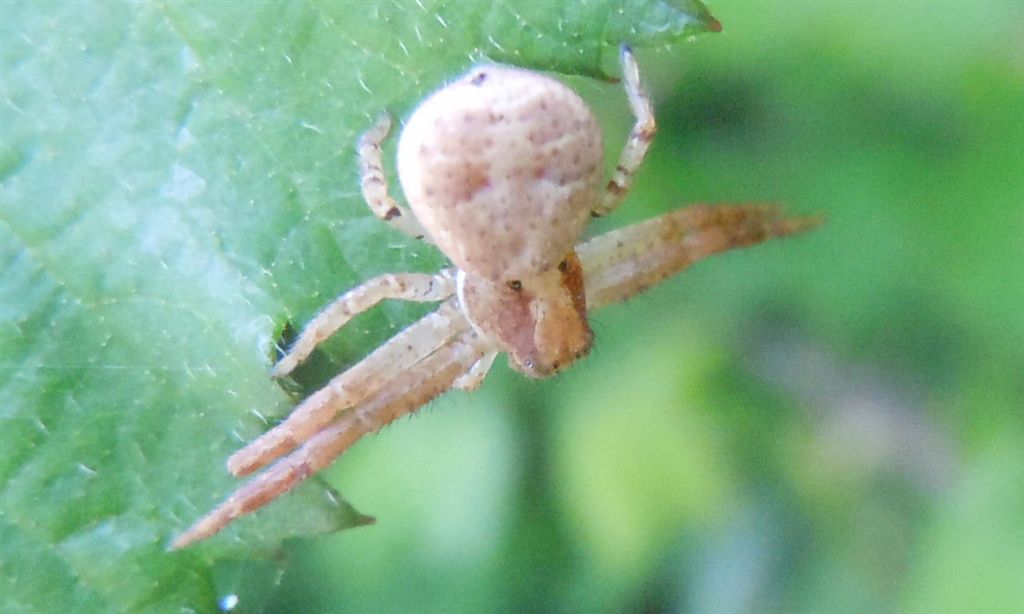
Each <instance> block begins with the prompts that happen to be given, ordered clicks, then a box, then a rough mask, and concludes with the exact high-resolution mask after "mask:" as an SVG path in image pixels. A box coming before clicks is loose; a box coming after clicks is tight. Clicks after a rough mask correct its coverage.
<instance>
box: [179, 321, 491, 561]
mask: <svg viewBox="0 0 1024 614" xmlns="http://www.w3.org/2000/svg"><path fill="white" fill-rule="evenodd" d="M487 351H488V348H487V347H485V346H484V345H483V343H482V342H481V341H480V340H479V339H478V338H477V337H476V335H475V334H474V333H472V332H471V331H464V332H463V333H462V334H460V335H459V336H457V337H456V338H454V339H451V340H450V341H449V342H448V343H447V344H446V345H444V346H443V347H442V348H440V349H439V350H437V351H436V352H434V353H432V354H431V355H430V356H428V357H426V358H424V359H423V360H422V361H421V362H419V363H418V364H417V365H416V366H415V367H413V368H412V369H409V370H407V371H405V372H403V373H401V374H400V375H399V376H398V377H395V378H394V379H392V380H391V381H389V382H388V385H387V386H386V387H384V388H382V389H381V390H380V391H379V392H378V393H377V394H375V395H374V396H372V397H370V398H368V399H366V400H365V401H364V402H363V403H362V404H360V405H358V406H356V407H354V408H352V410H351V411H348V412H346V413H345V414H343V415H342V416H341V417H339V418H338V420H336V421H335V422H334V423H333V424H331V425H330V426H329V427H328V428H326V429H324V430H323V431H321V432H319V433H317V434H316V435H315V436H314V437H312V438H311V439H310V440H309V441H307V442H306V443H305V445H303V446H302V447H301V448H299V449H298V450H296V451H295V452H293V453H292V454H290V455H288V456H287V457H285V458H283V459H281V460H279V461H278V462H277V463H275V464H274V465H273V466H272V467H270V468H269V469H268V470H266V471H265V472H263V473H262V474H260V475H259V476H257V477H256V478H255V479H253V480H252V481H250V482H249V483H248V484H246V485H244V486H242V487H241V488H240V489H238V490H237V491H235V493H234V494H232V495H231V496H230V497H228V498H227V499H226V500H225V501H224V502H223V503H221V504H220V505H219V506H217V508H216V509H214V510H213V511H212V512H210V513H209V514H207V515H206V516H204V517H202V518H200V519H199V520H198V521H197V522H196V523H195V524H193V525H192V526H191V527H189V528H188V529H187V530H186V531H185V532H184V533H182V534H181V535H179V536H178V537H176V538H175V539H174V541H173V542H171V545H170V547H171V549H172V550H177V549H179V548H184V547H185V546H188V545H189V544H192V543H194V542H196V541H199V540H201V539H205V538H207V537H210V536H211V535H213V534H214V533H217V532H218V531H220V530H221V529H223V528H224V527H225V526H227V525H228V524H229V523H230V522H231V521H233V520H235V519H236V518H238V517H240V516H243V515H245V514H248V513H250V512H253V511H255V510H257V509H259V508H260V507H262V506H264V505H266V504H267V503H269V502H270V501H272V500H273V499H275V498H277V497H279V496H280V495H282V494H283V493H285V492H287V491H288V490H290V489H292V488H294V487H295V486H296V485H298V484H299V483H300V482H302V481H303V480H305V479H306V478H308V477H309V476H311V475H313V474H315V473H317V472H318V471H320V470H321V469H323V468H324V467H326V466H327V465H329V464H330V463H331V462H333V461H334V459H335V458H337V457H338V456H339V455H341V454H342V453H343V452H344V451H345V450H347V449H348V448H349V447H350V446H351V445H352V444H353V443H355V442H356V441H358V440H359V439H360V438H361V437H363V436H364V435H367V434H369V433H373V432H375V431H378V430H380V429H381V428H382V427H384V426H385V425H387V424H389V423H390V422H393V421H394V420H396V419H397V418H399V417H401V416H403V415H405V414H408V413H411V412H414V411H416V410H417V409H419V408H420V407H422V406H423V405H424V404H426V403H427V402H429V401H430V400H431V399H434V398H435V397H437V396H439V395H440V394H442V393H443V392H445V391H446V390H448V389H450V388H451V387H452V384H453V383H454V382H455V381H456V380H457V379H459V377H461V376H462V375H463V374H465V373H466V371H467V370H469V369H470V368H472V366H473V365H474V364H476V363H478V362H479V361H480V359H481V358H482V357H483V356H484V355H485V354H486V353H487Z"/></svg>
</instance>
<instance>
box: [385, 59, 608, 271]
mask: <svg viewBox="0 0 1024 614" xmlns="http://www.w3.org/2000/svg"><path fill="white" fill-rule="evenodd" d="M603 173H604V168H603V145H602V143H601V130H600V126H599V125H598V123H597V120H596V119H595V118H594V116H593V114H592V113H591V112H590V109H589V108H588V107H587V105H586V103H584V102H583V100H582V99H581V98H580V97H579V96H577V95H576V93H575V92H573V91H572V90H571V89H569V88H568V87H566V86H565V85H563V84H562V83H560V82H559V81H557V80H555V79H552V78H550V77H547V76H544V75H541V74H538V73H535V72H531V71H526V70H517V69H513V68H505V67H501V66H490V65H489V66H478V67H476V68H474V69H473V70H471V71H470V72H469V73H468V74H467V75H466V76H464V77H463V78H461V79H460V80H458V81H456V82H455V83H452V84H451V85H448V86H447V87H445V88H443V89H441V90H439V91H437V92H435V93H434V94H433V95H432V96H430V97H429V98H428V99H427V100H426V101H424V102H423V103H422V104H421V105H420V106H419V108H417V110H416V112H415V113H413V115H412V117H411V118H410V119H409V122H408V124H407V125H406V127H405V129H404V130H403V132H402V137H401V140H400V142H399V146H398V176H399V179H400V181H401V183H402V189H403V191H404V192H405V196H406V198H407V199H408V201H409V204H410V206H411V208H412V210H413V212H414V213H415V215H416V217H417V218H418V219H419V221H420V222H421V223H422V225H423V227H424V228H425V229H426V231H427V232H428V233H429V234H430V236H431V238H432V239H433V240H434V242H435V243H437V246H438V247H439V248H440V249H441V251H443V252H444V253H445V254H446V255H447V256H448V257H449V258H450V259H451V260H452V262H453V263H455V265H456V266H457V267H459V268H460V269H462V270H464V271H466V272H468V273H471V274H474V275H479V276H481V277H485V278H487V279H491V280H495V281H498V280H510V279H518V278H521V277H528V276H531V275H534V274H537V273H541V272H544V271H548V270H551V269H552V268H553V267H555V266H556V265H557V264H558V263H559V262H560V261H561V260H562V259H563V258H564V257H565V254H566V253H568V252H569V251H570V250H571V249H572V247H573V245H574V244H575V242H576V241H577V239H579V237H580V235H581V233H582V232H583V229H584V227H585V226H586V223H587V220H589V219H590V212H591V210H592V208H593V207H594V205H595V201H596V199H597V194H598V190H599V189H600V188H601V184H602V177H603Z"/></svg>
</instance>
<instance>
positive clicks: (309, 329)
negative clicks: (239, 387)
mask: <svg viewBox="0 0 1024 614" xmlns="http://www.w3.org/2000/svg"><path fill="white" fill-rule="evenodd" d="M453 294H455V275H454V272H453V271H451V270H449V269H445V270H443V271H441V272H440V273H438V274H436V275H428V274H426V273H397V274H391V275H381V276H380V277H374V278H373V279H370V280H367V281H365V282H363V283H362V284H360V285H358V286H356V287H355V288H352V289H351V290H349V291H348V292H346V293H345V294H342V295H341V296H339V297H338V298H337V299H335V300H334V302H333V303H331V304H330V305H328V306H327V307H325V308H324V310H323V311H321V312H320V313H318V314H317V315H316V317H315V318H313V320H312V321H311V322H310V323H309V324H307V325H306V327H305V328H304V329H303V330H302V334H300V335H299V338H298V339H296V340H295V343H293V344H292V346H291V348H289V349H288V353H287V354H285V356H284V357H283V358H281V360H279V361H278V363H277V364H276V365H274V368H273V369H271V371H270V374H271V375H272V376H273V377H281V376H283V375H287V374H289V373H291V372H292V370H293V369H295V367H297V366H298V365H299V363H301V362H302V361H303V360H305V359H306V358H308V357H309V355H310V354H311V353H312V352H313V350H314V349H315V348H316V346H318V345H320V343H321V342H322V341H324V340H325V339H327V338H328V337H330V336H331V335H333V334H334V333H335V332H337V331H338V329H340V328H341V327H342V326H344V325H345V324H347V323H348V321H349V320H351V319H352V318H354V317H355V316H357V315H359V314H360V313H363V312H364V311H366V310H368V309H370V308H371V307H373V306H374V305H376V304H377V303H379V302H381V301H383V300H385V299H398V300H403V301H415V302H419V303H427V302H432V301H443V300H444V299H446V298H448V297H450V296H451V295H453Z"/></svg>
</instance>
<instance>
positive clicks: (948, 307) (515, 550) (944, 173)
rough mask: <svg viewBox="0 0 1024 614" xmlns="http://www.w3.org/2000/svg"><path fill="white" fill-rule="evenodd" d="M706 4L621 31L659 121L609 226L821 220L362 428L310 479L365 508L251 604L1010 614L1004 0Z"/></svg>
mask: <svg viewBox="0 0 1024 614" xmlns="http://www.w3.org/2000/svg"><path fill="white" fill-rule="evenodd" d="M710 8H711V9H712V11H713V12H714V14H715V16H716V17H718V18H719V19H720V20H721V22H722V23H723V24H724V27H725V29H724V32H723V33H722V34H720V35H716V36H705V37H701V38H700V40H699V41H698V42H697V43H694V44H686V45H680V46H676V47H675V48H673V49H671V50H669V51H663V52H660V53H659V52H650V51H646V50H645V51H642V52H641V53H640V60H641V64H642V66H643V68H644V70H645V73H646V79H647V81H648V82H649V83H650V86H651V88H652V89H653V90H654V93H655V96H656V102H657V110H658V118H659V123H660V127H661V132H660V134H659V137H658V140H657V142H656V144H655V145H654V147H653V150H652V152H651V156H650V161H649V162H648V163H647V164H646V166H645V167H644V170H643V171H642V173H641V175H640V176H639V178H638V180H637V188H636V190H635V192H634V194H633V197H632V198H631V199H630V200H629V201H628V202H627V203H626V205H625V206H624V207H623V208H622V209H621V210H620V211H619V212H618V213H617V214H616V215H615V216H614V218H615V219H614V220H611V221H609V222H606V227H609V226H617V225H620V224H622V223H624V222H625V221H632V220H636V219H641V218H646V217H649V216H651V215H653V214H655V213H656V212H660V211H663V210H665V209H666V208H668V205H674V204H677V203H686V202H721V201H725V202H745V201H761V200H772V201H778V202H781V203H784V204H785V205H786V207H787V209H788V210H789V211H792V212H800V213H819V212H820V213H824V214H826V215H827V217H828V224H827V225H826V226H825V227H823V228H821V229H820V230H818V231H816V232H815V233H813V234H811V235H807V236H803V237H799V238H796V239H791V240H786V241H780V242H776V243H773V244H770V245H764V246H759V247H755V248H753V249H750V250H747V251H743V252H734V253H730V254H728V255H725V256H723V257H718V258H716V259H714V260H711V261H707V262H705V263H702V264H701V265H699V266H697V267H696V268H695V269H693V270H691V271H689V272H687V273H685V274H684V275H682V276H681V277H679V278H676V279H674V280H672V281H670V282H668V283H666V284H664V285H663V286H661V287H659V288H657V289H656V290H654V291H652V292H650V293H649V294H647V295H644V296H643V297H641V298H638V299H636V300H633V301H631V302H629V303H627V304H626V305H623V306H617V307H612V308H609V309H607V310H604V311H602V312H600V313H598V314H596V315H595V316H594V326H595V330H596V332H597V345H596V349H595V351H594V352H593V353H592V355H591V356H590V357H589V358H588V359H587V360H586V361H585V362H583V363H582V364H580V365H578V366H576V367H574V368H573V369H572V370H571V371H569V372H567V373H565V374H563V375H561V376H559V377H558V378H555V379H554V380H551V381H545V382H533V381H526V380H524V379H522V378H521V377H519V376H517V375H516V374H513V373H511V372H510V371H509V370H508V369H507V367H505V366H504V364H499V367H498V368H497V369H495V372H494V373H493V374H492V376H491V377H490V379H489V380H488V381H487V383H486V384H485V386H484V387H483V389H482V390H481V391H479V392H477V393H475V394H473V395H465V394H452V395H450V396H448V397H446V398H444V399H442V400H440V401H438V402H435V403H434V404H432V405H431V406H430V407H429V408H428V409H427V410H425V411H423V412H421V413H420V414H419V415H417V416H416V417H414V418H412V419H408V420H403V421H401V422H400V423H398V424H396V425H394V426H392V427H390V428H389V429H387V430H386V431H385V432H384V433H383V434H382V435H380V436H376V437H372V438H370V439H368V440H367V441H364V442H362V443H361V444H360V445H359V446H358V447H357V448H356V449H355V450H353V451H352V452H351V453H349V454H348V455H347V456H346V457H345V459H344V462H340V463H337V464H336V465H335V466H334V467H333V468H332V469H331V470H330V471H329V477H328V479H329V480H330V481H331V482H332V483H333V484H335V485H337V486H338V487H339V488H340V489H342V490H343V492H345V493H346V495H347V496H348V497H349V499H350V500H351V501H352V502H353V503H354V504H355V505H357V506H358V507H359V508H360V509H361V510H364V511H366V512H368V513H371V514H373V515H375V516H376V518H377V520H378V524H377V525H375V526H372V527H368V528H361V529H357V530H353V531H348V532H342V533H340V534H337V535H333V536H330V537H326V538H323V539H318V540H316V541H315V542H313V543H310V542H298V543H294V544H292V545H291V546H290V547H289V548H288V557H289V558H290V559H291V564H290V566H288V567H287V570H286V571H285V572H284V575H283V577H281V579H280V582H281V584H280V587H279V589H278V590H277V591H276V594H275V596H274V598H273V602H272V603H273V605H272V607H271V609H273V610H279V611H284V610H296V609H301V610H303V611H324V612H328V611H341V610H344V611H375V612H391V611H393V612H403V611H416V610H426V611H501V610H506V609H507V608H509V606H514V607H513V609H517V610H526V611H530V610H547V611H632V612H651V611H672V610H676V611H695V612H742V611H757V612H825V611H828V612H886V611H889V612H895V611H906V612H978V613H982V612H1022V611H1024V428H1022V425H1024V308H1022V305H1024V9H1022V6H1021V5H1020V4H1019V3H1015V2H976V3H952V2H934V3H932V2H887V3H883V2H777V3H768V2H729V1H726V0H721V1H718V2H714V3H713V4H711V5H710ZM574 84H575V85H577V86H578V87H579V88H580V89H581V90H582V91H583V92H584V94H585V95H588V96H589V97H590V98H591V99H592V100H594V101H601V100H610V99H611V96H612V95H617V92H615V91H614V90H613V89H610V88H608V87H605V86H600V85H595V84H593V83H592V82H587V81H583V80H580V81H574ZM608 106H609V105H608V104H598V111H599V113H600V114H601V115H602V119H603V120H604V121H605V125H606V126H607V127H608V129H607V132H608V134H609V135H610V136H609V137H608V140H609V141H611V143H610V144H609V147H610V148H615V147H617V146H618V143H619V138H618V137H617V136H615V135H621V134H624V131H625V130H626V127H627V125H628V116H627V114H626V113H625V110H624V108H623V106H622V105H615V106H614V107H613V108H612V109H607V107H608ZM499 363H503V361H499ZM242 575H244V574H243V573H241V572H239V573H238V576H231V575H230V574H229V575H228V577H227V578H225V585H224V590H226V591H229V590H230V589H231V583H232V578H233V577H239V578H240V577H241V576H242Z"/></svg>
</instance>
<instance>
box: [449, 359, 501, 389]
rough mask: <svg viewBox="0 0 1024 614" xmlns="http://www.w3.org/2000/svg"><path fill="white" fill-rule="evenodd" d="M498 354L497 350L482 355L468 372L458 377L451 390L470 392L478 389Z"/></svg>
mask: <svg viewBox="0 0 1024 614" xmlns="http://www.w3.org/2000/svg"><path fill="white" fill-rule="evenodd" d="M498 354H499V352H498V351H497V350H491V351H490V352H487V353H486V354H484V355H483V356H482V357H481V358H480V360H478V361H476V363H474V364H473V366H472V367H470V368H469V371H467V372H466V373H464V374H463V375H460V376H459V378H458V379H457V380H455V382H454V383H453V384H452V388H457V389H459V390H465V391H466V392H472V391H474V390H476V389H477V388H479V387H480V384H481V383H483V381H484V378H485V377H487V373H488V372H489V371H490V370H491V367H492V366H494V359H495V358H497V357H498Z"/></svg>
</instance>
